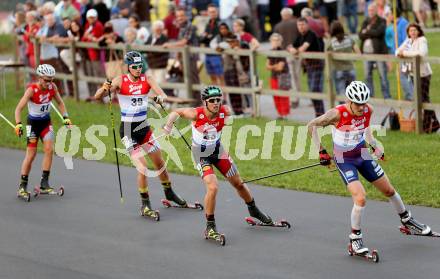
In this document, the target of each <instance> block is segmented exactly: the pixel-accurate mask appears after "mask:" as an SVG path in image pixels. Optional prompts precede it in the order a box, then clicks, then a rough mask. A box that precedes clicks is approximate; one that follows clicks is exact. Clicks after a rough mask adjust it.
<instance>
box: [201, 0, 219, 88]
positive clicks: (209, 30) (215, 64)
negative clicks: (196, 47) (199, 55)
mask: <svg viewBox="0 0 440 279" xmlns="http://www.w3.org/2000/svg"><path fill="white" fill-rule="evenodd" d="M208 16H209V22H208V24H207V25H206V27H205V32H204V33H203V35H202V37H201V38H200V42H201V43H202V44H204V45H205V46H209V43H210V42H211V40H212V39H213V38H214V37H215V36H217V34H218V33H219V30H218V29H219V24H220V19H219V17H218V9H217V7H216V6H215V5H214V4H209V5H208ZM205 67H206V72H207V73H208V75H209V77H210V78H211V83H212V84H217V85H224V77H223V74H224V71H223V59H222V57H221V56H220V55H212V54H207V55H206V59H205Z"/></svg>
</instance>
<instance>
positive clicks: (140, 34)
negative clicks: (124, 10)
mask: <svg viewBox="0 0 440 279" xmlns="http://www.w3.org/2000/svg"><path fill="white" fill-rule="evenodd" d="M128 25H129V26H130V27H132V28H134V29H136V32H137V33H136V39H137V40H138V41H140V42H142V44H145V43H146V42H147V39H148V37H149V36H150V31H148V29H147V28H145V27H144V26H141V23H140V21H139V18H138V17H137V16H136V15H132V16H130V17H129V18H128Z"/></svg>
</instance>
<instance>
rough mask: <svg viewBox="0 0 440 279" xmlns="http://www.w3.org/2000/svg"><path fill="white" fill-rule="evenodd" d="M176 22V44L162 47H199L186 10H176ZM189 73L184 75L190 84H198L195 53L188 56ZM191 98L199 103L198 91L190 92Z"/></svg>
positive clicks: (194, 28)
mask: <svg viewBox="0 0 440 279" xmlns="http://www.w3.org/2000/svg"><path fill="white" fill-rule="evenodd" d="M176 20H177V24H178V25H179V28H180V29H179V36H178V39H177V41H176V42H174V43H171V42H169V43H165V44H163V47H168V48H174V47H184V46H198V45H199V39H198V37H197V33H196V27H195V26H193V25H192V23H191V21H189V20H188V17H187V16H186V10H185V9H184V8H182V7H179V8H178V9H177V10H176ZM189 59H190V64H189V68H190V72H189V73H184V74H186V75H188V76H189V78H190V80H191V82H192V83H193V84H199V83H200V79H199V70H198V68H197V61H198V59H199V57H198V55H197V54H195V53H192V54H190V58H189ZM180 65H183V63H180ZM188 95H190V92H188ZM192 97H193V98H194V99H196V100H197V101H198V102H201V99H200V91H198V90H194V91H193V92H192Z"/></svg>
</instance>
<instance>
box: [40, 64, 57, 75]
mask: <svg viewBox="0 0 440 279" xmlns="http://www.w3.org/2000/svg"><path fill="white" fill-rule="evenodd" d="M36 72H37V75H38V76H39V77H54V76H55V68H54V67H53V66H52V65H49V64H41V65H38V67H37V71H36Z"/></svg>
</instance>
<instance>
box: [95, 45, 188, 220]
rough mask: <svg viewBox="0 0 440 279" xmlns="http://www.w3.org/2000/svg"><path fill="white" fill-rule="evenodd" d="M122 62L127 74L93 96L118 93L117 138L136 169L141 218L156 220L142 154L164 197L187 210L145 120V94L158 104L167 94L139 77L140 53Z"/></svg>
mask: <svg viewBox="0 0 440 279" xmlns="http://www.w3.org/2000/svg"><path fill="white" fill-rule="evenodd" d="M124 63H125V64H127V66H128V74H124V75H121V76H118V77H116V78H114V79H113V80H112V81H111V82H110V81H107V82H105V83H104V84H103V85H102V87H101V88H100V89H98V90H97V92H96V94H95V99H102V98H103V97H104V96H107V95H109V94H111V93H117V94H118V100H119V105H120V108H121V126H120V130H119V133H120V137H121V141H122V143H123V144H124V146H125V148H126V150H127V152H128V153H129V154H130V158H131V159H132V162H133V163H134V164H135V165H136V168H137V169H138V175H137V183H138V190H139V194H140V197H141V202H142V204H141V215H142V216H146V217H150V218H152V219H155V220H156V221H159V212H158V211H157V210H153V209H152V207H151V203H150V198H149V192H148V184H147V172H148V169H147V166H146V164H147V162H146V159H145V157H144V153H143V152H146V153H147V154H148V156H149V157H150V159H151V160H152V162H153V165H154V166H155V168H156V170H157V171H158V172H159V173H158V176H159V179H160V181H161V184H162V186H163V190H164V194H165V197H166V199H167V200H168V201H172V202H174V203H176V204H177V205H178V207H181V208H188V203H187V202H186V201H185V200H184V199H183V198H181V197H180V196H179V195H177V194H176V193H175V192H174V190H173V188H172V187H171V181H170V177H169V175H168V172H167V169H166V166H165V162H164V160H163V158H162V153H161V150H160V146H159V142H158V141H157V140H156V139H155V137H154V135H153V131H152V130H151V128H150V125H149V123H148V120H147V112H148V93H149V92H150V90H152V92H153V95H154V100H155V101H156V102H157V103H158V104H162V103H163V102H164V100H165V99H166V98H167V95H165V93H164V92H163V91H162V89H161V88H160V86H159V85H158V84H157V83H156V81H155V80H154V79H153V78H152V77H151V76H149V75H146V74H143V70H144V68H145V67H146V63H145V61H144V58H143V56H142V54H141V53H139V52H137V51H130V52H127V53H126V54H125V56H124Z"/></svg>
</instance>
